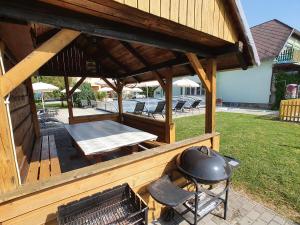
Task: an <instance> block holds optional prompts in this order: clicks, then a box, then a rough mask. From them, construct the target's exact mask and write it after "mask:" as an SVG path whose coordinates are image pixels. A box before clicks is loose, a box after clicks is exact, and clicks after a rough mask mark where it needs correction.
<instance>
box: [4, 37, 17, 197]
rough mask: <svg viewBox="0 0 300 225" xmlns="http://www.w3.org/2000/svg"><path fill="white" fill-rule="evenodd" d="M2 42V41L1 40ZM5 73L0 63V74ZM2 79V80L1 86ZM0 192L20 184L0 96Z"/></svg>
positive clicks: (7, 120) (9, 131)
mask: <svg viewBox="0 0 300 225" xmlns="http://www.w3.org/2000/svg"><path fill="white" fill-rule="evenodd" d="M0 43H1V42H0ZM3 49H4V48H3V46H2V47H1V46H0V57H2V51H3ZM3 74H4V71H2V66H1V65H0V76H1V75H3ZM1 82H2V80H0V86H1ZM0 115H1V116H0V194H3V193H5V192H8V191H12V190H15V189H16V188H17V187H18V185H19V182H18V170H17V167H16V162H15V157H14V152H13V151H14V148H13V144H12V142H13V141H14V139H13V137H12V136H11V130H10V125H9V118H8V114H7V110H6V105H5V103H4V98H3V97H2V96H0Z"/></svg>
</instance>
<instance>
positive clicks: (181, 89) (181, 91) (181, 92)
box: [180, 87, 183, 95]
mask: <svg viewBox="0 0 300 225" xmlns="http://www.w3.org/2000/svg"><path fill="white" fill-rule="evenodd" d="M180 95H183V88H182V87H181V88H180Z"/></svg>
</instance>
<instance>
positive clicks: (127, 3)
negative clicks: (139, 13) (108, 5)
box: [125, 0, 137, 8]
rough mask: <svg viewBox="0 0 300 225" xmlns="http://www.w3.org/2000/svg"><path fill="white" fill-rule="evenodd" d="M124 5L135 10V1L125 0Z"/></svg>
mask: <svg viewBox="0 0 300 225" xmlns="http://www.w3.org/2000/svg"><path fill="white" fill-rule="evenodd" d="M125 4H126V5H129V6H132V7H136V8H137V0H125Z"/></svg>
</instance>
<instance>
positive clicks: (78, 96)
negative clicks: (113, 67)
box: [73, 83, 96, 106]
mask: <svg viewBox="0 0 300 225" xmlns="http://www.w3.org/2000/svg"><path fill="white" fill-rule="evenodd" d="M79 89H80V90H81V92H78V93H75V94H74V97H73V101H74V103H75V104H76V105H78V106H81V102H80V101H81V100H87V101H88V102H89V103H90V102H91V100H96V96H95V93H94V91H93V89H92V87H91V84H90V83H83V84H81V86H80V88H79Z"/></svg>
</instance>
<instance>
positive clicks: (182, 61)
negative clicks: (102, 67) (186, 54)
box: [121, 58, 190, 77]
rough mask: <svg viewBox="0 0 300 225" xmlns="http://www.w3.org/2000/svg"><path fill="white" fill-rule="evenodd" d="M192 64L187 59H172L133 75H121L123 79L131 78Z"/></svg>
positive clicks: (132, 73)
mask: <svg viewBox="0 0 300 225" xmlns="http://www.w3.org/2000/svg"><path fill="white" fill-rule="evenodd" d="M189 63H190V62H189V61H188V60H187V59H186V58H180V59H171V60H168V61H165V62H162V63H158V64H154V65H151V66H148V67H145V68H142V69H138V70H135V71H133V72H131V73H125V74H121V76H122V77H131V76H136V75H139V74H143V73H147V72H150V71H156V70H160V69H163V68H166V67H172V66H176V65H184V64H189Z"/></svg>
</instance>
